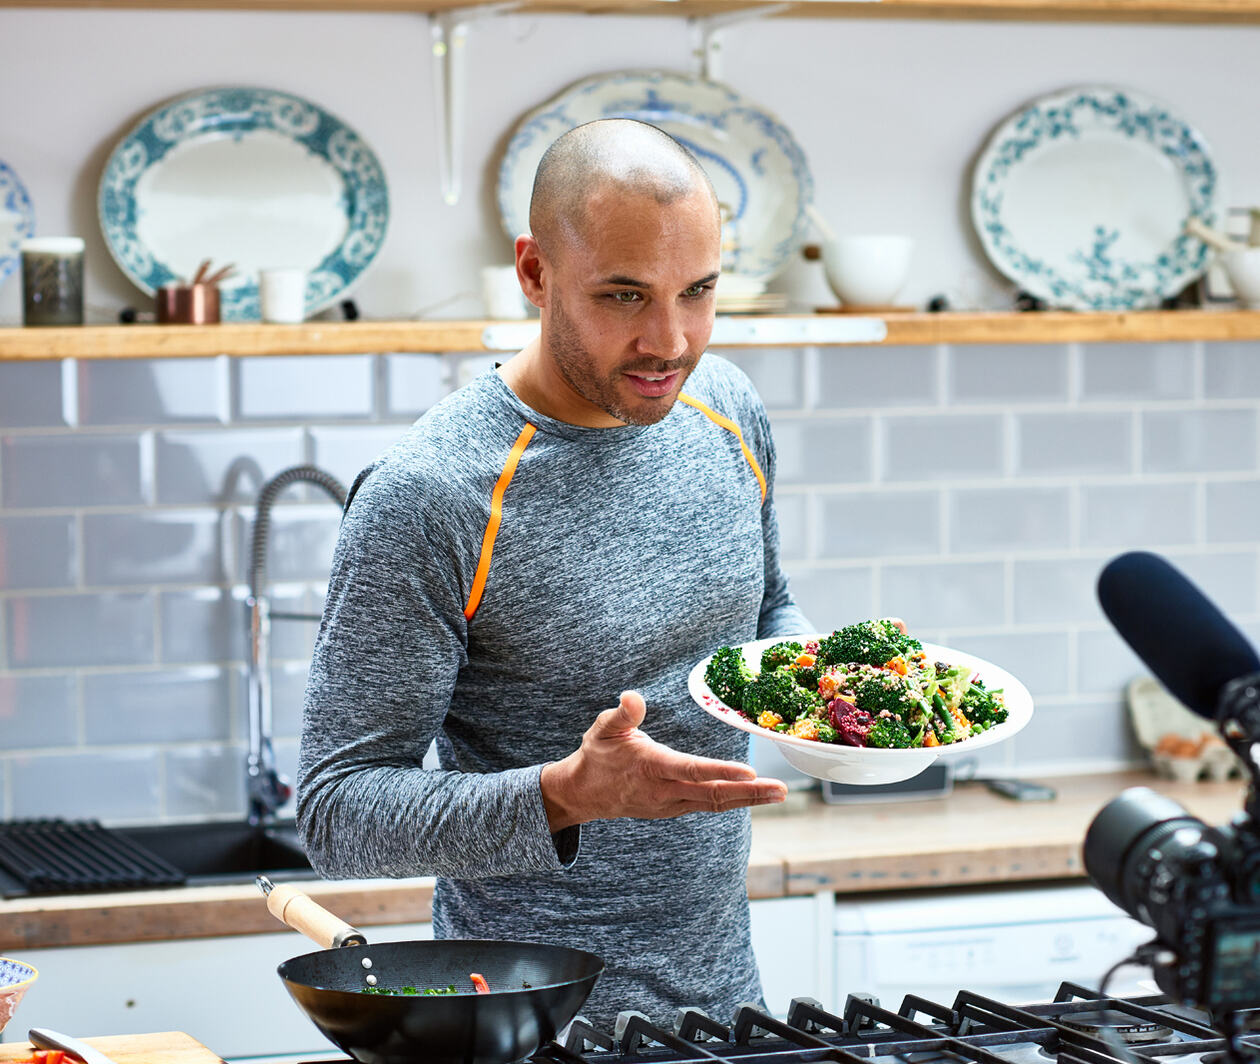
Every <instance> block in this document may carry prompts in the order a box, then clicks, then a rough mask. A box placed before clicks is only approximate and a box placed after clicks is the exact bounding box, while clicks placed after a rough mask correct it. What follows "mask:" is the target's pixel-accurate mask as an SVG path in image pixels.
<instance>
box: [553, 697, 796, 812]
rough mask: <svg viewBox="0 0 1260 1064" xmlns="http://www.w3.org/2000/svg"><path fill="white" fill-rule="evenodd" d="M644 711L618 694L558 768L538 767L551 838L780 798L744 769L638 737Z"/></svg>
mask: <svg viewBox="0 0 1260 1064" xmlns="http://www.w3.org/2000/svg"><path fill="white" fill-rule="evenodd" d="M646 715H647V705H646V704H645V703H644V701H643V696H642V695H640V694H639V693H638V692H637V691H625V692H623V693H622V695H621V701H620V703H619V704H618V705H617V707H616V708H615V709H607V710H604V712H603V713H601V714H600V715H599V716H598V717H596V718H595V723H594V724H592V725H591V726H590V728H589V729H587V732H586V734H585V735H583V736H582V745H581V746H580V747H578V749H577V750H575V751H574V752H573V753H571V754H570V755H569V756H568V757H566V758H565V759H564V760H563V761H554V762H552V763H550V764H548V765H545V766H543V770H542V780H541V783H542V795H543V805H544V806H545V808H546V810H547V821H548V823H549V824H550V826H551V831H552V833H553V834H554V833H555V832H557V831H560V830H562V829H564V828H567V827H572V826H573V825H575V824H584V823H586V822H587V821H588V820H607V819H611V818H613V817H636V818H639V819H644V820H654V819H660V818H665V817H674V816H681V815H682V814H683V813H697V812H705V813H721V812H725V811H726V810H728V809H739V808H741V807H743V806H748V805H768V804H770V803H773V802H781V801H783V800H784V799H785V798H787V787H786V786H785V785H784V784H783V783H782V782H780V781H779V780H774V779H765V778H762V777H759V776H758V775H757V773H756V772H755V771H754V770H753V768H752V766H751V765H745V764H742V763H741V762H738V761H718V760H716V759H714V758H708V757H693V756H691V755H690V754H683V753H679V752H678V751H677V750H673V749H671V748H670V747H668V746H663V745H661V744H660V743H658V742H655V741H653V740H652V739H650V738H648V736H647V735H645V734H644V733H643V732H641V731H640V730H639V725H640V724H642V723H643V718H644V717H645V716H646Z"/></svg>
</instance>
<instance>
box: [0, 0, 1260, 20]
mask: <svg viewBox="0 0 1260 1064" xmlns="http://www.w3.org/2000/svg"><path fill="white" fill-rule="evenodd" d="M475 3H476V0H0V7H38V8H100V9H112V10H126V9H153V8H161V9H163V10H167V11H169V10H174V9H184V10H203V11H205V10H213V11H258V10H271V11H302V12H360V13H361V12H378V13H379V12H385V13H389V12H393V13H400V12H413V13H427V12H435V11H449V10H454V9H458V8H466V7H471V6H474V5H475ZM765 6H766V4H765V3H764V0H522V2H521V3H519V4H518V5H517V6H516V8H514V9H513V10H514V11H515V12H517V13H524V14H633V15H657V16H660V15H668V16H673V17H697V16H704V15H713V14H721V13H725V12H729V11H741V10H752V9H754V8H764V7H765ZM782 8H783V10H782V14H783V15H785V16H788V17H795V18H925V19H993V20H1035V21H1049V22H1071V21H1103V22H1204V23H1216V22H1220V23H1260V0H796V2H788V0H785V2H783V4H782Z"/></svg>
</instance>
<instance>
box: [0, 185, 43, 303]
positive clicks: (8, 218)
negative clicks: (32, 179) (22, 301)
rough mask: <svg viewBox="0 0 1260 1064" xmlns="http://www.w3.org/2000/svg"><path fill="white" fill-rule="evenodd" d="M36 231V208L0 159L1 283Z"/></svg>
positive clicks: (15, 267) (15, 266)
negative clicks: (26, 241)
mask: <svg viewBox="0 0 1260 1064" xmlns="http://www.w3.org/2000/svg"><path fill="white" fill-rule="evenodd" d="M34 235H35V208H34V207H33V206H32V205H31V197H30V194H29V193H28V192H27V191H26V186H25V185H23V184H22V179H21V178H20V177H18V175H17V173H16V172H15V171H14V169H13V167H11V166H9V165H8V163H6V162H4V161H3V160H0V284H3V283H4V280H5V278H6V277H8V276H9V274H11V273H13V272H14V271H15V270H16V269H17V268H18V263H19V256H18V249H19V246H20V245H21V243H22V241H23V240H26V239H27V238H28V237H32V236H34Z"/></svg>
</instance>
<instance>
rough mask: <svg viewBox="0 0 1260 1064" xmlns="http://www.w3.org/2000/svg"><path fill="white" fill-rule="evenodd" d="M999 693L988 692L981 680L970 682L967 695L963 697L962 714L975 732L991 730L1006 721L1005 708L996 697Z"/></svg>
mask: <svg viewBox="0 0 1260 1064" xmlns="http://www.w3.org/2000/svg"><path fill="white" fill-rule="evenodd" d="M1001 693H1002V692H1001V691H990V690H988V689H987V688H986V687H985V686H984V681H983V680H972V681H971V686H970V687H968V688H967V693H966V694H965V695H963V700H962V707H961V708H962V712H963V716H965V717H966V718H967V719H968V720H969V721H971V723H972V725H973V726H974V727H975V729H976V730H977V731H983V730H984V729H985V728H991V727H993V725H995V724H1001V723H1002V722H1003V721H1004V720H1006V707H1005V706H1004V705H1002V701H1001V699H1000V698H998V697H997V696H998V695H1000V694H1001Z"/></svg>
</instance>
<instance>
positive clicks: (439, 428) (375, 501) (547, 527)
mask: <svg viewBox="0 0 1260 1064" xmlns="http://www.w3.org/2000/svg"><path fill="white" fill-rule="evenodd" d="M773 476H774V449H773V444H772V441H771V437H770V427H769V422H768V420H767V418H766V414H765V410H764V409H763V407H762V405H761V402H760V400H759V399H758V398H757V395H756V393H755V391H754V390H753V388H752V385H751V384H750V382H749V381H748V379H747V378H746V377H745V376H744V374H743V373H742V372H741V371H740V370H738V369H737V368H736V367H734V366H733V365H732V364H730V363H729V362H727V361H725V360H723V359H721V358H719V357H717V356H715V355H712V354H706V355H705V356H704V357H703V358H702V359H701V360H700V363H699V365H698V366H697V368H696V370H695V371H694V372H693V373H692V375H691V376H690V377H689V378H688V380H687V382H686V385H685V387H684V391H683V398H682V399H680V401H679V402H677V403H676V404H675V405H674V407H673V409H672V410H671V411H670V413H669V414H668V415H667V416H666V417H665V418H664V419H663V420H661V421H660V422H659V423H657V424H656V425H651V426H624V427H616V428H602V429H592V428H582V427H579V426H575V425H569V424H566V423H563V422H559V421H554V420H552V419H550V418H547V417H544V416H542V415H541V414H539V413H538V412H537V411H534V410H533V409H531V408H530V407H528V406H526V405H525V404H524V403H523V402H521V400H520V399H519V398H518V397H517V396H516V395H515V394H514V393H513V392H512V391H511V390H510V389H509V388H508V387H507V385H506V384H505V383H504V381H503V379H502V378H501V377H500V376H499V374H498V373H497V372H493V371H492V372H488V373H486V374H484V375H482V376H481V377H479V378H478V379H477V380H475V381H474V382H472V383H471V384H469V385H468V386H467V387H465V388H462V389H460V390H459V391H457V392H455V393H453V394H451V395H450V396H448V397H447V398H446V399H444V400H443V401H442V402H441V403H439V404H438V405H437V406H435V407H434V408H433V409H432V410H430V411H429V412H428V413H427V414H425V416H424V417H422V418H421V419H420V420H419V421H418V422H416V424H415V425H414V426H412V428H411V429H410V430H409V431H408V432H407V433H406V434H405V435H404V436H403V438H402V439H401V440H400V441H399V442H398V443H397V444H396V445H395V446H394V447H392V448H391V449H390V450H389V451H387V452H386V453H385V454H384V455H383V456H382V457H381V458H380V459H379V460H378V461H377V462H376V463H374V464H373V465H372V466H371V467H369V468H368V469H367V470H365V471H364V472H363V473H362V474H361V475H360V476H359V478H358V479H357V480H356V481H355V484H354V487H353V489H352V491H351V496H350V499H349V501H348V502H347V507H346V511H345V515H344V518H343V521H342V527H341V534H340V539H339V541H338V545H337V550H336V554H335V557H334V561H333V571H332V576H331V581H330V584H329V589H328V599H327V603H326V606H325V610H324V619H323V624H322V625H321V627H320V632H319V637H318V640H317V644H316V648H315V654H314V659H313V662H312V665H311V671H310V679H309V682H308V686H307V692H306V705H305V718H304V722H303V729H302V746H301V757H300V769H299V778H298V804H297V813H298V824H299V827H300V829H301V833H302V839H303V842H304V844H305V846H306V848H307V852H308V854H309V855H310V858H311V860H312V862H313V864H314V866H315V867H316V868H317V869H318V870H319V871H320V872H321V873H322V874H324V875H327V876H346V877H370V876H400V877H401V876H415V875H435V876H437V877H439V878H438V881H437V888H436V891H435V896H434V930H435V933H436V934H437V936H438V937H439V938H446V937H459V938H493V939H513V940H521V941H538V942H552V943H556V944H558V945H564V946H572V947H577V948H580V949H587V950H590V951H592V952H594V953H596V954H598V955H599V956H601V957H602V958H603V959H604V961H605V963H606V964H607V966H608V969H607V972H606V973H605V975H604V976H603V977H602V978H601V979H600V981H599V983H598V984H597V986H596V988H595V991H594V993H593V994H592V995H591V997H590V999H589V1000H588V1002H587V1004H586V1005H585V1006H584V1007H583V1010H582V1012H583V1015H585V1016H587V1017H588V1018H589V1019H591V1020H592V1021H594V1022H598V1023H611V1020H612V1018H613V1017H614V1015H615V1013H616V1012H617V1011H619V1010H620V1009H638V1010H640V1011H643V1012H646V1013H647V1014H648V1015H649V1016H651V1017H652V1018H653V1019H656V1020H660V1021H665V1020H668V1019H669V1018H671V1017H672V1014H673V1010H674V1009H675V1008H677V1007H680V1006H688V1005H698V1006H700V1007H703V1008H706V1009H707V1010H708V1011H709V1012H710V1013H711V1014H712V1015H714V1017H715V1018H719V1019H729V1017H730V1013H731V1010H732V1009H733V1007H734V1006H735V1005H736V1004H737V1003H738V1002H741V1001H746V1000H757V999H758V998H759V997H760V993H761V988H760V980H759V977H758V975H757V971H756V964H755V961H754V959H753V955H752V949H751V944H750V940H749V924H748V902H747V896H746V889H745V873H746V868H747V862H748V852H749V838H750V821H749V815H748V811H747V810H738V811H734V812H728V813H721V814H705V813H693V814H688V815H685V816H682V817H677V818H673V819H667V820H635V819H629V818H622V819H615V820H598V821H593V822H590V823H587V824H584V825H582V826H581V827H580V828H569V829H566V830H565V831H562V832H560V833H558V834H557V835H555V836H553V835H552V834H551V833H550V831H549V829H548V825H547V819H546V814H545V811H544V808H543V802H542V796H541V791H540V787H539V777H540V773H541V770H542V766H543V765H544V764H545V763H547V762H550V761H555V760H559V759H560V758H563V757H565V756H566V755H568V754H569V753H571V752H572V751H573V750H574V749H576V748H577V746H578V745H579V744H580V742H581V738H582V733H583V732H584V731H585V730H586V729H587V728H588V727H590V725H591V723H592V722H593V721H594V719H595V716H596V715H597V714H598V713H599V712H600V711H602V710H604V709H607V708H610V707H611V706H614V705H616V704H617V699H618V695H619V694H620V692H621V691H623V690H625V689H627V688H634V689H636V690H638V691H640V692H641V693H642V694H643V696H644V698H645V699H646V701H647V707H648V709H647V718H646V720H645V721H644V723H643V726H642V730H643V731H644V732H646V733H647V734H648V735H649V736H651V737H652V738H653V739H655V740H656V741H658V742H661V743H664V744H666V745H668V746H670V747H673V748H675V749H677V750H681V751H684V752H687V753H692V754H698V755H702V756H706V757H716V758H723V759H729V760H737V761H746V760H747V758H748V737H747V735H746V734H745V733H743V732H741V731H738V730H737V729H735V728H731V727H729V726H728V725H725V724H722V723H720V722H719V721H716V720H714V719H713V718H712V717H710V716H708V715H707V714H706V713H705V712H704V711H703V710H702V709H701V708H700V707H699V706H697V705H696V704H695V703H694V702H693V701H692V699H691V698H690V696H689V695H688V692H687V683H686V681H687V674H688V672H689V671H690V669H691V668H692V666H693V665H694V664H695V663H696V662H697V661H698V660H700V659H701V658H703V657H705V656H707V655H708V654H710V653H712V652H713V651H714V650H715V649H716V648H717V647H719V646H722V645H731V644H735V643H741V642H745V641H747V640H750V639H755V638H758V637H764V636H769V635H779V634H789V633H796V632H802V631H807V630H809V623H808V621H806V619H805V618H804V616H803V615H802V614H801V612H800V611H799V610H798V609H797V607H796V606H795V604H794V603H793V601H792V598H791V596H790V594H789V592H788V588H787V583H786V580H785V578H784V576H783V574H782V571H781V569H780V566H779V536H778V528H777V524H776V519H775V513H774V506H773ZM435 737H436V739H437V750H438V755H439V759H440V768H439V769H436V770H434V769H428V770H426V769H424V768H422V767H421V760H422V758H423V756H424V753H425V751H426V749H427V748H428V746H429V743H430V741H431V740H433V739H434V738H435ZM484 974H486V975H489V974H490V973H484Z"/></svg>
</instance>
